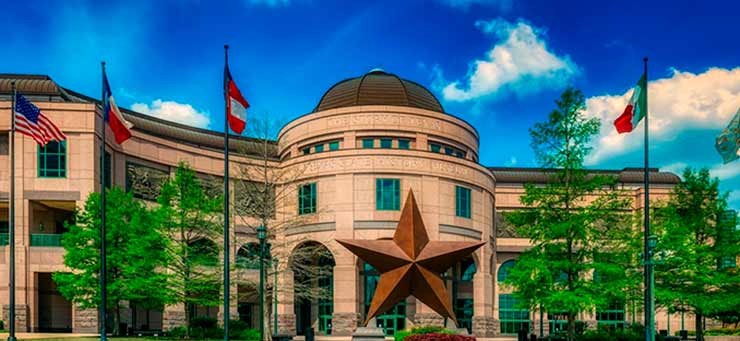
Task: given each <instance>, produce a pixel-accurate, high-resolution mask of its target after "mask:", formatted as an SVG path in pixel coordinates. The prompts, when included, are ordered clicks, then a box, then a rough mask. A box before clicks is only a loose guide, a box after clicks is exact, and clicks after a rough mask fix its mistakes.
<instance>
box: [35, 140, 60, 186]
mask: <svg viewBox="0 0 740 341" xmlns="http://www.w3.org/2000/svg"><path fill="white" fill-rule="evenodd" d="M38 155H39V157H38V161H39V164H38V168H39V170H38V176H39V177H42V178H64V177H66V176H67V141H61V142H59V141H50V142H49V143H47V144H46V145H45V146H43V147H41V146H39V147H38Z"/></svg>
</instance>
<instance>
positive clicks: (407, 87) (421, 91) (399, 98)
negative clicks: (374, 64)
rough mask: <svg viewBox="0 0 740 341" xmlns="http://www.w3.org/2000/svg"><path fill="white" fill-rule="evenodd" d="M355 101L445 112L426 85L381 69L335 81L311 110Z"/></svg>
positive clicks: (355, 102)
mask: <svg viewBox="0 0 740 341" xmlns="http://www.w3.org/2000/svg"><path fill="white" fill-rule="evenodd" d="M355 105H398V106H404V107H415V108H421V109H426V110H431V111H438V112H444V109H442V105H441V104H439V101H438V100H437V98H436V97H434V95H432V93H431V92H430V91H429V90H427V89H426V88H425V87H423V86H421V85H419V84H418V83H416V82H412V81H409V80H406V79H401V78H399V77H398V76H396V75H394V74H391V73H387V72H385V71H383V70H380V69H374V70H371V71H370V72H368V73H366V74H365V75H363V76H362V77H355V78H350V79H345V80H343V81H341V82H339V83H337V84H334V86H332V87H331V88H329V90H328V91H327V92H326V93H324V96H323V97H321V100H320V101H319V104H318V105H317V106H316V108H315V109H314V112H317V111H323V110H328V109H334V108H341V107H351V106H355Z"/></svg>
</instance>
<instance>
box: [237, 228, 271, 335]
mask: <svg viewBox="0 0 740 341" xmlns="http://www.w3.org/2000/svg"><path fill="white" fill-rule="evenodd" d="M259 248H260V245H259V243H256V242H250V243H246V244H244V245H242V246H241V247H240V248H239V250H237V252H236V269H237V277H236V281H237V286H236V287H237V313H238V314H239V320H240V321H243V322H244V323H246V324H247V326H249V327H250V328H256V327H257V326H258V324H259V298H258V296H259V291H258V285H259V284H258V283H259V266H260V263H259V251H260V250H259ZM267 282H268V284H269V283H270V281H267ZM271 292H272V291H270V290H267V291H266V294H270V293H271ZM267 307H271V305H268V306H267Z"/></svg>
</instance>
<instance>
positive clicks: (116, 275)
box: [53, 187, 170, 335]
mask: <svg viewBox="0 0 740 341" xmlns="http://www.w3.org/2000/svg"><path fill="white" fill-rule="evenodd" d="M106 199H107V200H106V207H107V210H106V266H107V277H106V281H107V295H108V296H107V307H108V309H110V310H112V311H113V318H114V319H113V321H114V325H113V333H114V334H116V335H118V334H120V330H118V326H119V322H120V321H121V310H122V303H123V302H124V301H127V302H130V303H135V304H137V305H138V306H142V307H145V308H151V309H161V308H162V307H163V306H164V305H165V304H168V303H170V296H169V295H168V294H167V290H166V286H167V282H168V275H167V274H166V273H164V272H163V271H162V270H163V268H164V264H165V263H166V261H167V254H166V253H165V252H164V250H165V248H166V246H167V245H168V242H167V239H166V238H164V236H163V235H162V233H161V231H159V230H158V229H156V228H155V227H154V226H156V224H154V219H153V215H152V214H151V213H150V212H149V211H148V210H147V209H146V207H144V205H143V204H142V203H141V202H140V201H137V200H135V199H134V198H133V196H132V195H131V194H130V193H125V192H124V191H123V190H122V189H120V188H118V187H113V188H111V189H110V190H108V194H107V197H106ZM100 206H101V205H100V194H99V193H91V194H90V196H88V198H87V201H86V202H85V208H84V209H83V210H78V211H77V213H76V222H75V223H74V224H73V225H71V226H69V232H67V233H65V234H64V236H63V239H62V246H63V247H64V249H65V251H66V253H65V255H64V265H66V266H67V267H68V268H69V269H71V270H72V271H71V272H58V273H55V274H53V279H54V281H55V282H56V283H57V285H58V287H59V291H60V292H61V294H62V296H64V297H65V298H66V299H68V300H70V301H72V302H74V303H76V304H78V305H79V306H80V307H82V308H85V309H87V308H98V306H99V304H100V276H99V274H100V225H101V224H100Z"/></svg>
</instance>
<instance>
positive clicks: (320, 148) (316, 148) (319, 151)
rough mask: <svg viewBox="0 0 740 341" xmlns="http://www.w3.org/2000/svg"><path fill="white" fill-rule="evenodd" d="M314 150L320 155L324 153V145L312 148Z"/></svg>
mask: <svg viewBox="0 0 740 341" xmlns="http://www.w3.org/2000/svg"><path fill="white" fill-rule="evenodd" d="M314 150H316V152H317V153H321V152H323V151H324V145H323V144H317V145H316V147H314Z"/></svg>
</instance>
